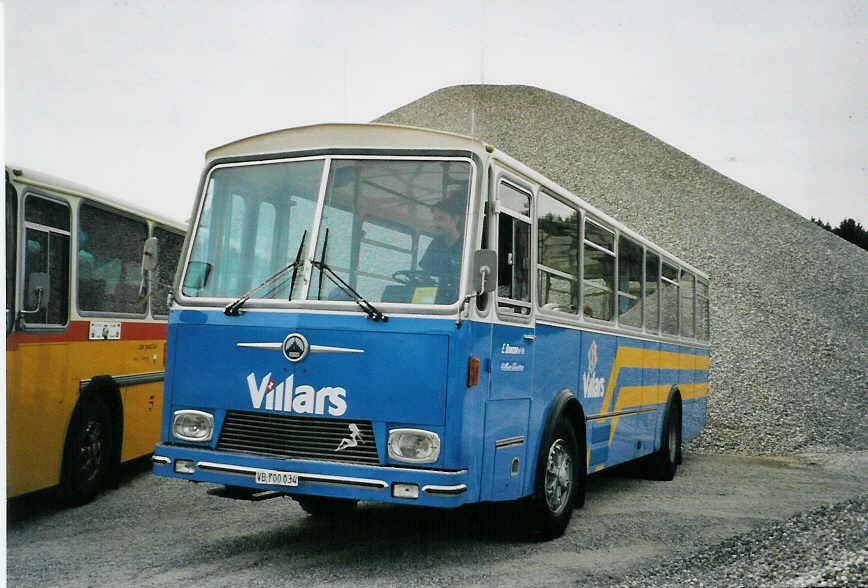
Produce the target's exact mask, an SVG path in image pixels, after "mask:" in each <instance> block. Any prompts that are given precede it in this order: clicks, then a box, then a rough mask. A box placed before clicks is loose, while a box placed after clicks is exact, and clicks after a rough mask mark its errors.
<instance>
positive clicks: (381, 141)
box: [205, 123, 491, 162]
mask: <svg viewBox="0 0 868 588" xmlns="http://www.w3.org/2000/svg"><path fill="white" fill-rule="evenodd" d="M344 148H347V149H362V148H368V149H455V150H467V151H475V152H477V153H481V152H482V151H484V150H485V149H486V148H488V149H491V148H490V147H488V146H487V145H486V144H485V143H483V142H482V141H480V140H478V139H474V138H472V137H468V136H466V135H458V134H456V133H449V132H446V131H437V130H434V129H423V128H421V127H408V126H402V125H390V124H382V123H326V124H316V125H309V126H305V127H296V128H292V129H283V130H280V131H273V132H270V133H263V134H261V135H254V136H252V137H247V138H245V139H239V140H238V141H233V142H232V143H227V144H226V145H222V146H220V147H215V148H214V149H211V150H210V151H208V152H207V153H206V154H205V160H206V161H208V162H210V161H213V160H215V159H220V158H223V157H244V156H253V155H262V154H275V153H289V152H293V151H319V150H327V149H344Z"/></svg>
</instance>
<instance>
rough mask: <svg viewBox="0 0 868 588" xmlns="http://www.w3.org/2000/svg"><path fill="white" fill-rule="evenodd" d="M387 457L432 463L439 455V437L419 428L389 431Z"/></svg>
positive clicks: (411, 461) (408, 461) (410, 461)
mask: <svg viewBox="0 0 868 588" xmlns="http://www.w3.org/2000/svg"><path fill="white" fill-rule="evenodd" d="M388 445H389V457H390V458H392V459H394V460H397V461H404V462H407V463H434V462H435V461H437V459H438V458H439V457H440V437H439V436H438V435H437V433H432V432H431V431H422V430H421V429H392V430H391V431H389V444H388Z"/></svg>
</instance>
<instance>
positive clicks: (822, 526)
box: [617, 494, 868, 588]
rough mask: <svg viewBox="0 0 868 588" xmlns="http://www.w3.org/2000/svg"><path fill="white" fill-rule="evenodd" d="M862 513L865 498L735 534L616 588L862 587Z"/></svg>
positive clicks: (865, 530)
mask: <svg viewBox="0 0 868 588" xmlns="http://www.w3.org/2000/svg"><path fill="white" fill-rule="evenodd" d="M866 512H868V494H866V495H862V496H861V497H857V498H853V499H851V500H847V501H845V502H842V503H839V504H836V505H834V506H824V507H820V508H817V509H814V510H811V511H808V512H804V513H800V514H798V515H796V516H794V517H792V518H790V519H787V520H786V521H783V522H780V523H776V524H773V525H771V526H768V527H762V528H759V529H757V530H755V531H752V532H750V533H745V534H742V535H737V536H735V537H732V538H730V539H728V540H726V541H724V542H723V543H720V544H719V545H715V546H714V547H711V548H708V549H703V550H698V551H696V552H695V553H693V554H691V555H690V556H688V557H685V558H683V559H676V560H670V561H667V562H666V563H665V564H663V565H661V566H659V567H656V568H652V569H649V570H643V571H642V573H641V574H636V575H634V576H630V577H627V578H625V579H624V580H623V581H622V582H621V583H619V584H617V586H618V587H624V588H626V587H630V588H636V587H640V586H655V587H669V586H672V587H676V586H677V587H681V586H756V587H765V586H788V587H791V588H807V587H817V586H854V587H855V586H860V587H861V586H865V585H866V583H868V544H866V537H868V515H866V514H865V513H866Z"/></svg>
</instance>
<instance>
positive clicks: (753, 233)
mask: <svg viewBox="0 0 868 588" xmlns="http://www.w3.org/2000/svg"><path fill="white" fill-rule="evenodd" d="M378 122H387V123H395V124H406V125H414V126H421V127H429V128H435V129H442V130H446V131H452V132H457V133H462V134H467V135H473V136H476V137H479V138H481V139H483V140H485V141H487V142H489V143H491V144H492V145H495V146H496V147H497V148H499V149H501V150H502V151H505V152H506V153H509V154H510V155H512V156H513V157H516V158H518V159H519V160H521V161H523V162H525V163H526V164H528V165H530V166H531V167H533V168H535V169H537V170H538V171H540V172H542V173H543V174H545V175H546V176H548V177H550V178H552V179H553V180H555V181H556V182H558V183H559V184H561V185H562V186H564V187H566V188H568V189H569V190H571V191H572V192H574V193H575V194H577V195H579V196H580V197H582V198H584V199H585V200H587V201H588V202H590V203H591V204H593V205H595V206H597V207H598V208H600V209H601V210H603V211H605V212H607V213H608V214H610V215H612V216H614V217H615V218H617V219H619V220H621V221H622V222H624V223H625V224H626V225H628V226H630V227H632V228H633V229H635V230H637V231H638V232H639V233H641V234H643V235H644V236H646V237H648V238H649V239H651V240H652V241H654V242H656V243H658V244H659V245H661V246H663V247H664V248H666V249H668V250H669V251H671V252H672V253H674V254H675V255H677V256H679V257H681V258H682V259H684V260H685V261H687V262H689V263H691V264H693V265H695V266H696V267H699V268H700V269H702V270H703V271H705V272H706V273H708V274H709V275H710V276H711V281H712V298H711V306H712V310H711V313H712V335H711V336H712V361H711V391H710V396H709V412H708V417H709V420H708V426H707V428H706V430H705V432H704V433H703V435H701V436H700V437H699V439H697V440H696V441H694V442H692V443H691V449H692V450H694V451H699V452H715V453H716V452H723V453H740V454H758V453H792V452H795V451H800V450H804V451H830V450H841V449H865V448H868V437H866V431H868V373H866V372H868V336H866V334H868V253H866V252H865V251H864V250H862V249H859V248H858V247H856V246H855V245H852V244H850V243H848V242H846V241H844V240H843V239H840V238H838V237H836V236H835V235H832V234H831V233H829V232H828V231H825V230H823V229H821V228H820V227H818V226H816V225H814V224H813V223H812V222H810V221H809V220H807V219H805V218H803V217H801V216H799V215H797V214H796V213H794V212H792V211H791V210H789V209H787V208H785V207H783V206H781V205H779V204H777V203H775V202H773V201H772V200H770V199H768V198H766V197H765V196H763V195H762V194H759V193H757V192H755V191H753V190H750V189H748V188H746V187H745V186H743V185H741V184H738V183H737V182H735V181H733V180H731V179H729V178H727V177H725V176H723V175H721V174H720V173H718V172H716V171H714V170H713V169H711V168H709V167H708V166H706V165H704V164H702V163H700V162H699V161H697V160H696V159H694V158H692V157H690V156H688V155H686V154H685V153H683V152H681V151H679V150H677V149H675V148H674V147H672V146H670V145H667V144H666V143H664V142H662V141H660V140H659V139H656V138H655V137H653V136H651V135H649V134H648V133H645V132H644V131H641V130H640V129H637V128H636V127H633V126H631V125H629V124H627V123H625V122H623V121H621V120H618V119H616V118H614V117H612V116H609V115H607V114H605V113H603V112H600V111H598V110H595V109H593V108H591V107H589V106H586V105H584V104H582V103H580V102H576V101H575V100H572V99H570V98H567V97H565V96H561V95H559V94H555V93H552V92H548V91H545V90H541V89H538V88H533V87H528V86H479V85H477V86H453V87H449V88H444V89H442V90H438V91H436V92H434V93H432V94H429V95H428V96H425V97H423V98H421V99H419V100H417V101H415V102H412V103H410V104H408V105H406V106H403V107H401V108H399V109H397V110H395V111H393V112H390V113H388V114H386V115H384V116H383V117H381V118H379V119H378ZM708 140H709V141H713V140H714V138H713V137H709V139H708ZM817 197H818V198H822V197H823V195H822V194H818V195H817Z"/></svg>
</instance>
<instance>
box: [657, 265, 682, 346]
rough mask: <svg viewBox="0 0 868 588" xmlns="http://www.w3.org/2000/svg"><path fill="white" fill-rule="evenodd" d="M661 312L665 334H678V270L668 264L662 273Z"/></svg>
mask: <svg viewBox="0 0 868 588" xmlns="http://www.w3.org/2000/svg"><path fill="white" fill-rule="evenodd" d="M660 284H661V294H662V296H661V301H660V302H661V309H660V310H661V312H660V314H661V315H662V316H663V333H664V334H666V335H677V334H678V298H679V296H678V287H679V284H678V268H675V267H673V266H671V265H669V264H667V263H664V264H663V270H662V272H661V280H660Z"/></svg>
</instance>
